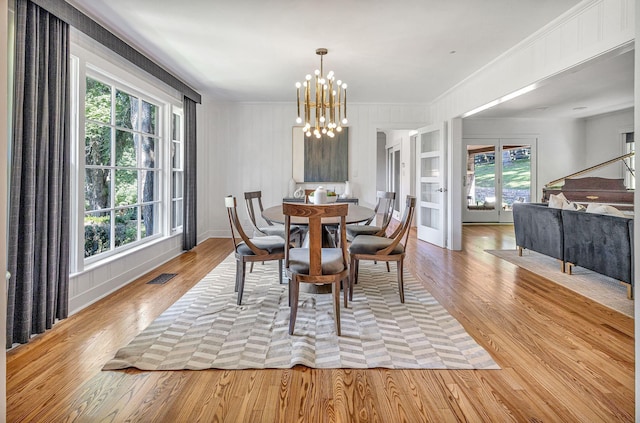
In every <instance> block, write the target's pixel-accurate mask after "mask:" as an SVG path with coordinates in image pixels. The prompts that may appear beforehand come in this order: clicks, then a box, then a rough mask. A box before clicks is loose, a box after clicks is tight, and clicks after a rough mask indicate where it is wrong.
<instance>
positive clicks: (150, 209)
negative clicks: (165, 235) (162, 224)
mask: <svg viewBox="0 0 640 423" xmlns="http://www.w3.org/2000/svg"><path fill="white" fill-rule="evenodd" d="M158 208H159V207H156V204H145V205H144V206H142V225H141V226H140V237H141V238H146V237H148V236H151V235H154V234H156V233H157V232H158V229H157V228H156V226H157V225H155V222H156V221H158V219H157V216H156V213H157V210H158Z"/></svg>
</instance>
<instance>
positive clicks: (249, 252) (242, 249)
mask: <svg viewBox="0 0 640 423" xmlns="http://www.w3.org/2000/svg"><path fill="white" fill-rule="evenodd" d="M224 204H225V206H226V207H227V214H228V216H229V225H230V227H231V238H232V239H233V248H234V251H235V257H236V286H235V291H236V292H237V293H238V305H240V304H241V302H242V293H243V291H244V280H245V274H246V264H247V263H254V262H256V261H261V262H265V261H275V260H278V275H279V280H280V283H282V261H283V260H284V249H285V245H287V246H288V245H289V243H288V242H285V241H284V238H282V237H280V236H278V235H267V236H259V237H254V238H249V237H248V236H247V234H246V233H245V232H244V230H243V229H242V225H241V223H240V219H239V218H238V210H237V202H236V197H233V196H228V197H225V198H224ZM236 234H237V235H238V237H239V239H238V238H236Z"/></svg>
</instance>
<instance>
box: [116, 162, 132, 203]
mask: <svg viewBox="0 0 640 423" xmlns="http://www.w3.org/2000/svg"><path fill="white" fill-rule="evenodd" d="M137 202H138V171H137V170H119V169H116V204H115V205H116V207H117V206H127V205H129V204H135V203H137Z"/></svg>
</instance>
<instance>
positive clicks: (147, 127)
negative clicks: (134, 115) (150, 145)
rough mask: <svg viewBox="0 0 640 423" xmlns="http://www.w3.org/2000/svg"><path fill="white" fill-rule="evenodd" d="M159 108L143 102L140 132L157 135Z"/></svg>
mask: <svg viewBox="0 0 640 423" xmlns="http://www.w3.org/2000/svg"><path fill="white" fill-rule="evenodd" d="M157 120H158V107H157V106H154V105H153V104H150V103H147V102H146V101H144V100H143V101H142V113H141V117H140V130H141V131H142V132H146V133H147V134H154V135H155V134H157V132H156V131H157V130H158V121H157Z"/></svg>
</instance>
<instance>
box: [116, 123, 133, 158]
mask: <svg viewBox="0 0 640 423" xmlns="http://www.w3.org/2000/svg"><path fill="white" fill-rule="evenodd" d="M136 139H137V136H134V135H133V134H132V133H131V132H126V131H121V130H116V166H121V167H136V166H137V164H138V161H137V159H136V142H135V140H136Z"/></svg>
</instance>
